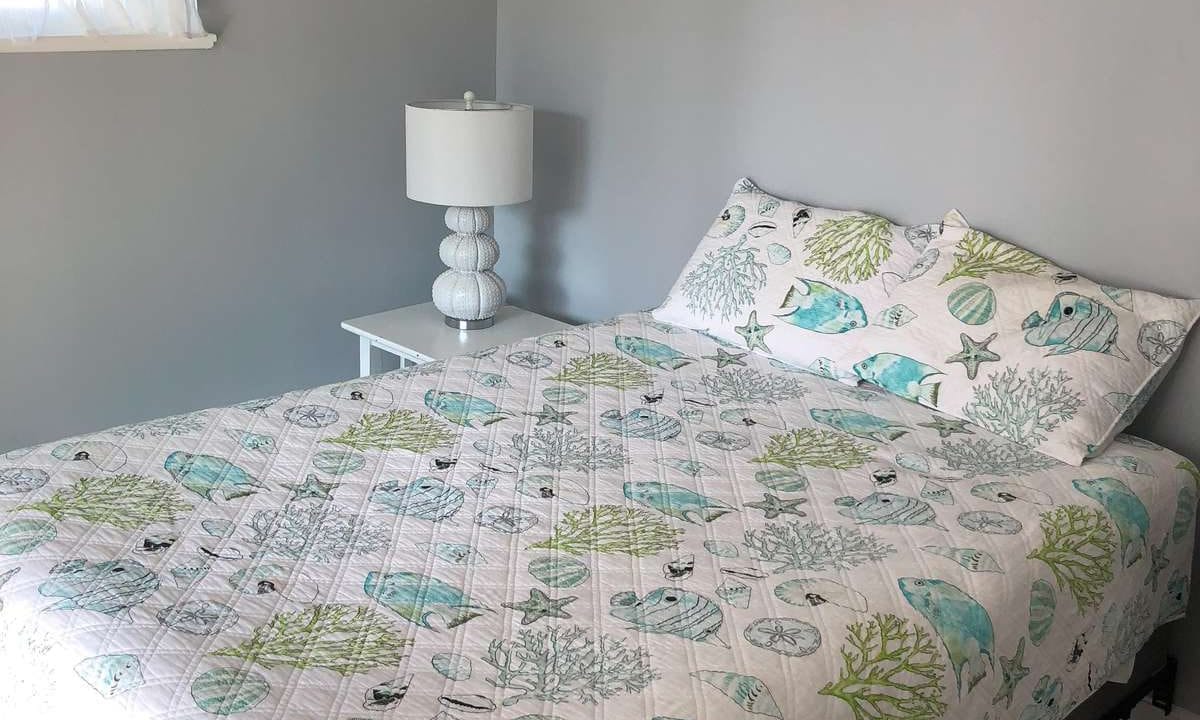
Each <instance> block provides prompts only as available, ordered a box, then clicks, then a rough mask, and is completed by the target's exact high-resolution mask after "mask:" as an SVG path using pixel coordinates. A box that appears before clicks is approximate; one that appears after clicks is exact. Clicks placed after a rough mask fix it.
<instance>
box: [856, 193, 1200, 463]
mask: <svg viewBox="0 0 1200 720" xmlns="http://www.w3.org/2000/svg"><path fill="white" fill-rule="evenodd" d="M943 227H944V229H943V231H942V233H941V234H940V235H939V236H938V237H937V238H935V239H934V240H933V241H932V242H931V243H930V245H929V249H930V252H931V253H932V254H933V257H934V258H935V259H934V260H933V264H932V266H931V270H930V272H928V273H927V274H925V275H924V276H923V277H922V278H920V279H919V280H917V281H916V282H913V283H908V284H905V285H903V286H898V287H897V288H896V290H895V291H894V292H893V293H892V294H891V296H890V300H891V301H892V302H894V303H896V307H899V308H902V309H903V312H902V314H903V315H904V316H905V317H906V318H907V321H906V322H905V323H903V324H902V325H900V326H892V325H889V324H885V323H880V324H875V325H872V326H871V327H868V328H865V329H863V330H861V331H860V332H858V333H856V334H855V335H854V338H853V341H852V343H851V345H850V346H849V347H843V348H842V351H843V354H842V355H840V356H836V357H835V358H834V364H835V365H838V366H840V367H849V368H852V369H853V371H854V374H855V375H856V376H858V377H860V378H862V379H864V380H867V381H869V382H872V383H875V384H877V385H880V386H882V387H885V388H887V389H888V390H890V391H891V392H894V393H897V394H900V395H902V396H903V397H907V398H909V399H911V400H915V401H918V402H921V403H923V404H925V405H927V406H929V407H931V408H936V409H937V410H940V411H942V412H945V413H948V414H951V415H954V416H956V417H960V418H964V419H967V420H970V421H971V422H972V423H974V424H975V425H979V426H982V427H984V428H987V429H988V430H991V431H993V432H995V433H997V434H999V435H1001V436H1003V437H1005V438H1007V439H1009V440H1012V441H1013V442H1017V443H1021V444H1022V445H1026V446H1028V447H1031V448H1035V449H1037V450H1038V451H1039V452H1041V453H1044V454H1047V455H1051V456H1053V457H1056V458H1058V459H1060V460H1063V461H1066V462H1069V463H1071V464H1073V465H1078V464H1079V463H1080V462H1082V460H1083V458H1084V457H1086V456H1088V455H1090V454H1093V453H1095V452H1097V451H1098V450H1100V449H1102V448H1104V447H1105V446H1107V444H1108V443H1109V441H1110V440H1111V439H1112V437H1113V436H1114V435H1116V433H1117V432H1119V431H1121V430H1123V429H1124V428H1125V427H1127V426H1128V425H1129V424H1130V423H1131V422H1133V419H1134V417H1136V416H1137V414H1138V413H1139V412H1140V411H1141V410H1142V408H1143V407H1145V405H1146V402H1147V401H1149V399H1150V397H1151V395H1152V394H1153V393H1154V391H1155V390H1156V389H1157V388H1158V385H1159V383H1160V382H1161V381H1162V379H1163V377H1165V376H1166V374H1167V373H1168V372H1170V370H1171V367H1172V366H1173V365H1174V363H1175V361H1176V359H1177V358H1178V357H1179V353H1180V351H1181V350H1182V348H1183V344H1184V341H1185V340H1186V338H1187V335H1188V332H1189V330H1191V328H1192V326H1193V324H1195V322H1196V319H1197V317H1200V301H1196V300H1179V299H1175V298H1169V297H1164V296H1162V295H1158V294H1156V293H1152V292H1148V291H1144V290H1130V289H1128V288H1123V287H1114V286H1111V285H1104V284H1101V283H1097V282H1093V281H1091V280H1088V279H1087V278H1084V277H1081V276H1079V275H1078V274H1076V273H1073V272H1070V271H1068V270H1064V269H1063V268H1060V267H1058V266H1056V265H1054V264H1053V263H1051V262H1050V261H1049V260H1047V259H1045V258H1043V257H1041V256H1039V255H1036V254H1034V253H1032V252H1030V251H1028V250H1024V249H1022V248H1020V247H1017V246H1016V245H1012V244H1010V243H1007V242H1004V241H1003V240H999V239H997V238H994V237H992V236H991V235H988V234H987V233H984V232H982V231H979V230H975V229H972V228H970V227H969V226H968V225H967V223H966V221H965V220H964V219H963V217H962V215H960V214H959V213H958V212H956V211H951V212H950V213H948V214H947V215H946V218H945V221H944V222H943Z"/></svg>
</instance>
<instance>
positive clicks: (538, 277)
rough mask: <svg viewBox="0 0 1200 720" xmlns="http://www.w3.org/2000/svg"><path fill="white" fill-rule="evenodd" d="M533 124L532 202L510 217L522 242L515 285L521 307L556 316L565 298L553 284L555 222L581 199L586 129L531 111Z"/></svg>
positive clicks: (572, 118)
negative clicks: (520, 270) (518, 228)
mask: <svg viewBox="0 0 1200 720" xmlns="http://www.w3.org/2000/svg"><path fill="white" fill-rule="evenodd" d="M533 118H534V119H533V134H534V138H536V143H537V146H538V150H537V152H535V153H534V166H533V178H534V189H533V200H531V201H530V202H528V203H525V204H523V205H519V206H517V207H516V208H515V209H514V212H513V215H514V217H515V218H516V219H517V220H518V223H519V224H520V226H521V227H522V228H523V234H524V236H525V239H524V243H523V245H522V248H521V249H522V250H523V252H522V253H521V255H522V257H521V259H520V261H519V265H518V266H519V267H521V268H524V269H525V273H527V274H526V275H524V277H522V278H521V279H520V282H521V284H522V285H523V287H524V292H523V293H522V300H523V302H524V304H525V305H526V306H527V307H532V308H541V309H544V310H546V311H549V312H550V313H551V314H558V308H561V307H562V306H563V304H564V303H565V302H566V294H567V289H566V288H565V287H563V285H562V284H561V282H560V280H559V277H560V273H559V269H560V268H559V266H560V263H561V262H562V254H563V249H562V238H563V233H562V232H560V229H559V225H560V218H561V217H562V216H563V215H564V214H565V213H568V212H569V211H571V210H572V209H574V208H576V207H577V206H578V205H579V203H580V201H581V198H582V197H583V194H584V178H585V177H586V176H587V172H586V170H587V154H586V151H587V149H586V143H585V140H584V138H585V134H584V133H585V129H586V125H587V124H586V122H585V121H584V119H583V118H581V117H579V116H577V115H568V114H566V113H560V112H553V111H548V110H536V112H535V113H534V116H533ZM502 241H503V240H502Z"/></svg>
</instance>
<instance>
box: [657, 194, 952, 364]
mask: <svg viewBox="0 0 1200 720" xmlns="http://www.w3.org/2000/svg"><path fill="white" fill-rule="evenodd" d="M938 232H939V229H938V225H937V223H934V224H932V225H918V226H914V227H901V226H898V225H893V224H892V223H891V222H889V221H887V220H885V219H884V218H881V217H877V216H875V215H869V214H867V213H862V212H847V211H840V210H828V209H825V208H818V207H813V206H810V205H805V204H803V203H799V202H796V201H793V200H784V199H782V198H779V197H776V196H774V195H771V194H769V193H766V192H763V191H762V190H761V189H759V188H758V186H756V185H755V184H754V183H753V182H751V181H750V180H748V179H746V178H742V179H741V180H738V181H737V183H735V184H734V186H733V193H732V194H731V195H730V196H729V201H728V202H727V203H726V204H725V207H724V209H723V210H721V212H720V214H719V215H718V216H717V219H716V220H715V221H714V222H713V224H712V227H710V228H709V230H708V232H707V233H706V234H705V236H704V238H703V239H702V240H701V241H700V244H699V245H698V246H697V247H696V252H695V253H694V254H693V255H692V258H691V259H690V260H689V261H688V263H687V265H685V266H684V268H683V271H682V272H681V273H680V274H679V278H678V279H677V280H676V281H675V285H674V287H672V288H671V292H670V294H669V295H668V296H667V299H666V300H665V301H664V302H663V304H662V305H661V306H660V307H658V308H657V309H656V310H654V311H653V315H654V317H655V318H657V319H658V320H662V321H664V322H669V323H673V324H675V325H681V326H683V327H689V328H693V329H696V330H702V331H704V332H707V333H708V334H709V335H711V336H713V337H714V338H716V339H718V340H722V341H725V342H727V343H732V344H734V345H736V346H737V347H740V348H744V349H746V350H748V351H755V352H758V353H761V354H765V355H768V356H770V357H773V358H775V359H777V360H779V361H782V362H785V363H788V364H790V365H795V366H799V367H801V368H804V369H806V370H809V371H810V372H815V373H817V374H820V375H824V376H826V377H831V378H836V379H840V380H843V381H844V382H846V383H848V384H857V382H858V378H857V377H856V376H855V375H854V373H853V372H852V371H851V369H850V368H849V367H837V366H835V364H834V363H833V362H832V361H831V358H833V357H835V356H837V355H839V354H841V351H842V350H843V349H844V348H845V347H846V346H847V343H848V342H850V341H851V340H852V338H853V336H854V335H855V334H856V333H858V332H861V331H862V329H863V328H865V327H868V326H870V325H871V324H876V323H883V324H895V323H897V322H899V321H900V320H901V318H898V317H897V316H896V312H897V311H896V308H895V307H894V303H892V302H890V301H889V299H888V293H889V292H891V291H892V290H894V289H895V288H896V287H897V286H899V285H902V284H904V283H905V282H908V281H911V280H913V279H915V278H917V277H920V276H921V275H922V274H923V273H924V272H925V271H927V270H928V269H929V265H930V262H931V258H932V256H931V255H930V250H929V243H930V241H931V240H932V239H933V238H934V237H936V235H937V233H938ZM727 362H731V361H727Z"/></svg>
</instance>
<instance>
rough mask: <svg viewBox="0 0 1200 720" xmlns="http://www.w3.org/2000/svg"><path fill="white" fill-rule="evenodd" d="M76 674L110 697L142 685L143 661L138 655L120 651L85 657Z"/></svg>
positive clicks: (78, 665)
mask: <svg viewBox="0 0 1200 720" xmlns="http://www.w3.org/2000/svg"><path fill="white" fill-rule="evenodd" d="M75 674H76V675H78V676H79V677H80V678H81V679H82V680H83V681H84V682H85V683H87V684H88V685H90V686H91V687H92V689H93V690H95V691H96V692H98V693H100V695H102V696H103V697H106V698H110V697H113V696H114V695H120V694H121V693H123V692H128V691H130V690H134V689H136V688H139V687H141V686H142V684H143V683H144V682H145V681H144V679H143V677H142V662H141V660H139V659H138V658H137V656H136V655H127V654H124V653H118V654H114V655H97V656H95V657H90V658H85V659H83V660H80V661H79V662H78V663H76V664H75Z"/></svg>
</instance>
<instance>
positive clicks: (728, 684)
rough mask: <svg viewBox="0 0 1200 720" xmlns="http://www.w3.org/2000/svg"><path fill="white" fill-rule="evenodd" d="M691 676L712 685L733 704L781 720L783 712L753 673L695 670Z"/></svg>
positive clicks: (756, 713)
mask: <svg viewBox="0 0 1200 720" xmlns="http://www.w3.org/2000/svg"><path fill="white" fill-rule="evenodd" d="M692 677H694V678H696V679H698V680H700V681H702V682H704V683H707V684H709V685H711V686H713V687H714V688H716V689H717V690H719V691H720V692H721V694H723V695H724V696H725V697H727V698H729V699H730V700H732V701H733V704H734V705H737V706H738V707H740V708H741V709H743V710H745V711H746V712H750V713H754V714H755V715H766V716H768V717H773V718H779V720H783V713H782V712H780V710H779V705H778V704H776V702H775V698H774V697H772V696H771V690H770V689H769V688H767V686H766V684H764V683H763V681H762V680H759V679H758V678H756V677H754V676H753V675H739V674H738V673H734V672H722V671H719V670H697V671H696V672H694V673H692Z"/></svg>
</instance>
